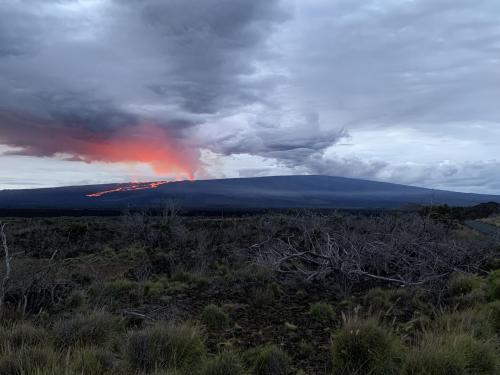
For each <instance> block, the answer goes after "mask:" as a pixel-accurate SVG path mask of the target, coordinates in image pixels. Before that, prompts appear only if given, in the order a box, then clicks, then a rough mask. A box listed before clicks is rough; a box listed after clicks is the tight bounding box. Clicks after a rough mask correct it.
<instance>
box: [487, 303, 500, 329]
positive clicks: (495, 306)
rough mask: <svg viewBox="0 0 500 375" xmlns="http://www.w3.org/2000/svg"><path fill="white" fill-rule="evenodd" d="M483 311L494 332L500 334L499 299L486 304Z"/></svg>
mask: <svg viewBox="0 0 500 375" xmlns="http://www.w3.org/2000/svg"><path fill="white" fill-rule="evenodd" d="M484 313H485V314H486V316H487V319H488V321H489V322H490V323H491V326H492V327H493V329H494V330H495V332H496V333H497V334H499V335H500V301H495V302H491V303H489V304H487V305H486V306H485V307H484Z"/></svg>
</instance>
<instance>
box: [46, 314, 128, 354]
mask: <svg viewBox="0 0 500 375" xmlns="http://www.w3.org/2000/svg"><path fill="white" fill-rule="evenodd" d="M123 330H124V326H123V321H122V319H120V318H119V317H117V316H114V315H111V314H109V313H105V312H94V313H91V314H88V315H76V316H74V317H73V318H71V319H67V320H60V321H58V322H57V323H56V324H55V325H54V334H55V337H56V343H57V345H58V346H59V347H62V348H68V347H71V346H75V345H79V346H92V345H105V344H108V343H109V342H111V341H112V340H113V339H114V338H115V337H116V336H117V334H119V333H121V332H122V331H123Z"/></svg>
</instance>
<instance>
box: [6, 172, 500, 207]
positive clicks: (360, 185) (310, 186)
mask: <svg viewBox="0 0 500 375" xmlns="http://www.w3.org/2000/svg"><path fill="white" fill-rule="evenodd" d="M126 186H127V185H125V184H114V185H89V186H70V187H61V188H49V189H31V190H4V191H0V208H3V209H7V208H8V209H33V208H37V209H40V208H51V209H61V208H65V209H119V208H125V207H147V206H153V205H157V204H159V203H161V202H165V201H170V200H173V201H175V202H176V203H177V204H178V205H179V206H180V207H182V208H185V209H225V208H228V209H242V208H243V209H245V208H246V209H262V208H291V207H294V208H398V207H402V206H404V205H412V204H418V205H430V204H433V205H436V204H448V205H451V206H472V205H476V204H479V203H483V202H500V196H493V195H481V194H466V193H457V192H450V191H442V190H432V189H425V188H419V187H413V186H405V185H398V184H390V183H384V182H375V181H367V180H359V179H350V178H342V177H332V176H276V177H258V178H236V179H221V180H202V181H195V182H190V181H181V182H173V183H168V184H164V185H161V186H158V187H157V188H155V189H146V190H137V191H119V192H112V193H108V194H104V195H102V196H99V197H88V196H86V195H87V194H92V193H96V192H99V191H106V190H114V189H117V188H119V187H126Z"/></svg>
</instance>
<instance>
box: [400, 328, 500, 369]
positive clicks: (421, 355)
mask: <svg viewBox="0 0 500 375" xmlns="http://www.w3.org/2000/svg"><path fill="white" fill-rule="evenodd" d="M497 362H498V360H497V354H496V352H495V345H494V344H493V343H492V342H487V341H479V340H477V339H475V338H473V337H472V336H470V335H466V334H461V335H453V334H451V335H436V334H429V335H426V336H425V337H424V338H423V339H422V341H421V343H420V346H419V347H418V348H417V349H415V350H413V351H412V352H411V353H410V354H409V356H408V359H407V361H406V363H405V366H404V371H403V374H404V375H455V374H457V375H460V374H464V375H468V374H470V375H480V374H484V375H486V374H489V375H492V374H496V373H498V363H497Z"/></svg>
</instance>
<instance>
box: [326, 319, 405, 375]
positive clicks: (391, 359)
mask: <svg viewBox="0 0 500 375" xmlns="http://www.w3.org/2000/svg"><path fill="white" fill-rule="evenodd" d="M403 356H404V353H403V350H402V347H401V344H400V343H399V342H398V340H397V339H396V338H395V337H393V336H392V335H391V334H390V333H388V332H387V330H385V329H383V328H382V327H380V326H379V325H378V324H377V322H376V321H375V320H363V319H358V318H351V319H349V320H348V321H347V322H346V324H345V325H344V327H342V328H341V329H340V330H338V331H337V332H336V333H335V334H334V336H333V337H332V362H333V366H334V371H335V373H336V374H373V375H378V374H380V375H383V374H398V373H399V368H400V364H401V362H402V360H403Z"/></svg>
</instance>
